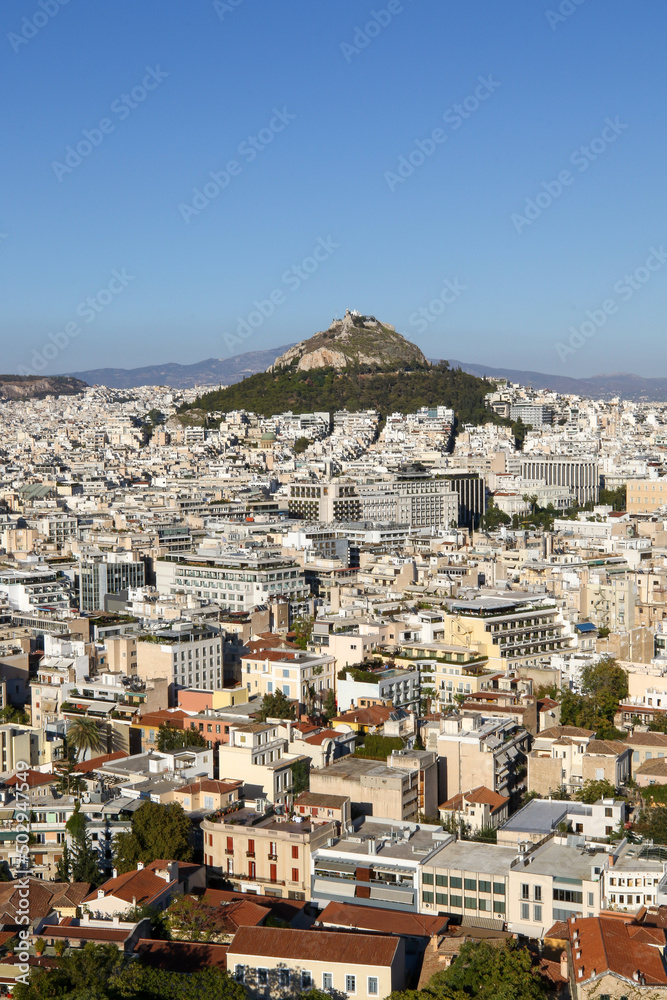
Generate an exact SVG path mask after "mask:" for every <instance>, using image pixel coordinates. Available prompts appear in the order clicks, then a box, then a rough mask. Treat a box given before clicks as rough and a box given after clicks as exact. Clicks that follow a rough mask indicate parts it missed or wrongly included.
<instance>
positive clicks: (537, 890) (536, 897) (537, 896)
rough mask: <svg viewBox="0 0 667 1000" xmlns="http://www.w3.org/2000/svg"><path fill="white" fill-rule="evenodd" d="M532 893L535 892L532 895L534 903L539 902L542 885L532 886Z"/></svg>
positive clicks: (540, 900)
mask: <svg viewBox="0 0 667 1000" xmlns="http://www.w3.org/2000/svg"><path fill="white" fill-rule="evenodd" d="M534 893H535V894H534V896H533V899H534V900H535V902H536V903H541V902H542V886H541V885H536V886H535V887H534Z"/></svg>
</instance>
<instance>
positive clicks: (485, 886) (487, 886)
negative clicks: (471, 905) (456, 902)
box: [479, 879, 491, 892]
mask: <svg viewBox="0 0 667 1000" xmlns="http://www.w3.org/2000/svg"><path fill="white" fill-rule="evenodd" d="M479 891H480V892H491V883H490V882H484V881H483V880H482V879H480V880H479Z"/></svg>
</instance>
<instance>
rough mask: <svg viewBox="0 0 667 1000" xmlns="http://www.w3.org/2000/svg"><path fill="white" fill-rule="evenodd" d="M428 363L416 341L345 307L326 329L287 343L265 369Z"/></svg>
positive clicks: (372, 317)
mask: <svg viewBox="0 0 667 1000" xmlns="http://www.w3.org/2000/svg"><path fill="white" fill-rule="evenodd" d="M428 364H429V362H428V361H427V359H426V358H425V357H424V355H423V354H422V352H421V351H420V350H419V348H418V347H417V346H416V344H412V343H410V341H409V340H406V339H405V337H402V336H401V335H400V333H396V330H395V329H394V327H393V326H390V325H389V324H388V323H381V322H380V321H379V320H377V319H376V318H375V316H361V315H360V314H359V313H357V312H350V310H349V309H348V311H347V312H346V313H345V316H344V317H343V319H336V320H334V321H333V323H332V324H331V326H330V327H329V329H328V330H324V331H323V332H321V333H316V334H315V335H314V336H313V337H310V338H309V339H308V340H302V341H301V343H299V344H295V346H294V347H290V349H289V350H288V351H285V353H284V354H281V356H280V357H279V358H276V360H275V362H274V363H273V365H271V366H270V368H268V369H267V371H274V370H275V369H276V368H286V367H289V366H291V365H296V368H297V369H298V370H300V371H309V370H311V369H313V368H338V369H343V368H348V367H350V366H351V365H371V366H373V367H379V368H387V367H396V366H400V365H404V366H407V365H420V366H421V365H423V366H428Z"/></svg>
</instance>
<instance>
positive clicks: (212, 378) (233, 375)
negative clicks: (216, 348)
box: [72, 344, 291, 389]
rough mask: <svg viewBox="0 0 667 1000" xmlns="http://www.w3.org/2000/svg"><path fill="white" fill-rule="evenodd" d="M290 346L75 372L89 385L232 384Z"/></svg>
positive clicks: (178, 386)
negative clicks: (191, 361) (180, 361)
mask: <svg viewBox="0 0 667 1000" xmlns="http://www.w3.org/2000/svg"><path fill="white" fill-rule="evenodd" d="M290 346H291V345H289V344H284V345H283V346H282V347H275V348H272V349H271V350H268V351H247V352H246V353H245V354H236V355H234V357H231V358H207V359H206V360H205V361H198V362H196V363H195V364H193V365H179V364H176V363H171V362H170V363H167V364H164V365H146V366H145V367H143V368H93V369H90V370H89V371H85V372H73V373H72V374H73V376H74V377H76V378H80V379H85V381H86V382H87V383H88V384H89V385H106V386H109V388H112V389H136V388H138V387H139V386H142V385H168V386H171V387H172V388H174V389H191V388H192V387H193V386H195V385H211V386H219V385H232V384H233V383H234V382H240V381H241V379H243V378H246V377H247V376H248V375H254V374H255V373H256V372H261V371H264V370H265V369H266V368H268V366H269V365H270V364H273V362H274V361H275V359H276V357H277V356H278V355H279V354H282V353H283V352H284V351H286V350H287V349H288V348H289V347H290Z"/></svg>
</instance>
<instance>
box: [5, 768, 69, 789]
mask: <svg viewBox="0 0 667 1000" xmlns="http://www.w3.org/2000/svg"><path fill="white" fill-rule="evenodd" d="M57 780H58V775H57V774H44V773H43V772H42V771H33V770H32V768H30V769H29V770H27V771H21V778H20V779H19V778H18V777H17V775H16V774H13V775H12V777H11V778H8V779H7V781H5V785H6V786H7V788H13V787H14V785H23V784H27V785H28V788H37V786H38V785H48V784H50V783H51V782H52V781H57Z"/></svg>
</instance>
